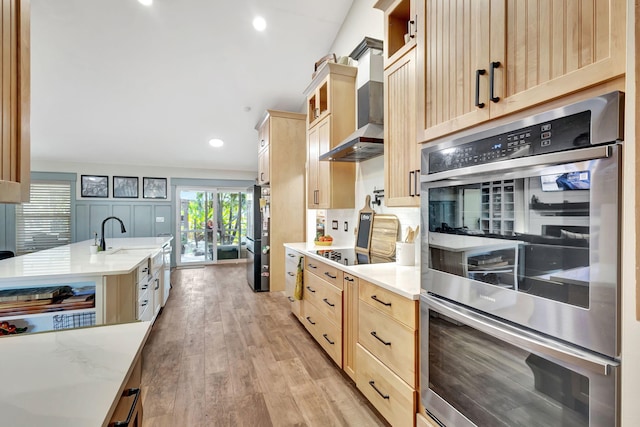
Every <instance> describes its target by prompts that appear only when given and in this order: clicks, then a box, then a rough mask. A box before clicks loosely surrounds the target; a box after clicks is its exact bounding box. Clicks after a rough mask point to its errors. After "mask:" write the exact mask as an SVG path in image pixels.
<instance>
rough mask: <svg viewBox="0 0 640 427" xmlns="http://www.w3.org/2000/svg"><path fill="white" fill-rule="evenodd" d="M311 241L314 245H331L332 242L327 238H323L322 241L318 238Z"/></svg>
mask: <svg viewBox="0 0 640 427" xmlns="http://www.w3.org/2000/svg"><path fill="white" fill-rule="evenodd" d="M313 243H314V244H315V245H316V246H331V245H332V244H333V240H329V241H327V240H325V241H322V242H321V241H319V240H314V241H313Z"/></svg>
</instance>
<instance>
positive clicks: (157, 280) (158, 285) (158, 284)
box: [153, 279, 160, 291]
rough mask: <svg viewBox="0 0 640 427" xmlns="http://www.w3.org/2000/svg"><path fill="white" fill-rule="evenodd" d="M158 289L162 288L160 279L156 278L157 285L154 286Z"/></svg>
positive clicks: (155, 289)
mask: <svg viewBox="0 0 640 427" xmlns="http://www.w3.org/2000/svg"><path fill="white" fill-rule="evenodd" d="M158 289H160V279H156V287H155V288H153V290H154V291H157V290H158Z"/></svg>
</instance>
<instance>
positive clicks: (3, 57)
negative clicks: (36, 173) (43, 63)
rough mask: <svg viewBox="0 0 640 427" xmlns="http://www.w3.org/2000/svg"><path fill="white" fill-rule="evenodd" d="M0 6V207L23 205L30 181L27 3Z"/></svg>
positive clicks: (9, 0)
mask: <svg viewBox="0 0 640 427" xmlns="http://www.w3.org/2000/svg"><path fill="white" fill-rule="evenodd" d="M0 5H1V8H2V9H1V10H0V12H1V13H0V31H1V32H2V40H1V41H0V106H1V108H0V111H2V119H1V120H0V203H22V202H28V201H29V191H30V177H31V155H30V153H31V152H30V97H31V88H30V86H31V83H30V61H31V60H30V57H31V52H30V50H31V47H30V1H29V0H2V3H0Z"/></svg>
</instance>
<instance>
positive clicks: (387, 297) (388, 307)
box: [360, 279, 418, 329]
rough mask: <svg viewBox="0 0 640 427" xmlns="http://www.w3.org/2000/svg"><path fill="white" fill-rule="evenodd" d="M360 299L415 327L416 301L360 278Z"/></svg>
mask: <svg viewBox="0 0 640 427" xmlns="http://www.w3.org/2000/svg"><path fill="white" fill-rule="evenodd" d="M360 300H361V301H363V302H365V303H367V304H369V305H370V306H371V307H375V308H376V309H378V310H380V311H381V312H383V313H385V314H387V315H389V316H390V317H392V318H394V319H396V320H397V321H399V322H401V323H404V324H405V325H407V326H408V327H409V328H411V329H416V328H417V320H416V319H417V318H418V302H417V301H413V300H410V299H408V298H405V297H402V296H400V295H398V294H396V293H393V292H391V291H388V290H386V289H383V288H381V287H379V286H376V285H374V284H372V283H369V282H367V281H366V280H362V279H360Z"/></svg>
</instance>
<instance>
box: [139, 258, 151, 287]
mask: <svg viewBox="0 0 640 427" xmlns="http://www.w3.org/2000/svg"><path fill="white" fill-rule="evenodd" d="M148 276H149V260H148V259H147V260H146V261H145V262H143V263H142V264H140V265H139V266H138V282H140V281H142V280H143V279H146V278H147V277H148Z"/></svg>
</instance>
